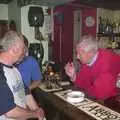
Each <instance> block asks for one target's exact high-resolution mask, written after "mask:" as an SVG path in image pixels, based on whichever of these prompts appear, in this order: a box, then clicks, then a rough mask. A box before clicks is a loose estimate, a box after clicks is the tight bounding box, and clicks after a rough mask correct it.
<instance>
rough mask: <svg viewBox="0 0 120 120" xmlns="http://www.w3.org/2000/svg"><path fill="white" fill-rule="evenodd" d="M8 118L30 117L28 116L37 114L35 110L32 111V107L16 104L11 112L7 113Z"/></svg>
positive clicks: (32, 116)
mask: <svg viewBox="0 0 120 120" xmlns="http://www.w3.org/2000/svg"><path fill="white" fill-rule="evenodd" d="M5 116H6V117H8V118H14V119H21V120H22V119H23V120H24V119H28V118H37V114H36V112H35V111H32V110H30V109H25V108H21V107H19V106H16V107H15V108H13V109H12V110H10V111H9V112H7V113H6V114H5Z"/></svg>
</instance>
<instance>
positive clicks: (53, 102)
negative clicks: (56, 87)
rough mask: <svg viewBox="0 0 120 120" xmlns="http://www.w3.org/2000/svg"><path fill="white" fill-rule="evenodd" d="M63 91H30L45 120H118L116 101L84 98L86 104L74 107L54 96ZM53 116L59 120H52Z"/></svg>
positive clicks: (37, 89)
mask: <svg viewBox="0 0 120 120" xmlns="http://www.w3.org/2000/svg"><path fill="white" fill-rule="evenodd" d="M63 91H65V90H60V91H57V92H45V91H43V90H41V89H40V88H36V89H34V90H33V91H32V93H33V95H34V97H35V99H36V101H37V102H38V104H39V105H40V106H42V107H43V109H44V110H45V114H46V116H47V120H120V113H119V112H120V103H119V100H118V99H116V98H111V99H108V100H106V101H104V102H103V101H94V100H90V99H88V98H86V99H85V102H87V103H88V104H86V103H85V102H84V103H85V104H83V103H80V104H78V105H74V104H71V103H69V102H67V101H66V100H64V99H62V98H61V97H59V94H58V95H56V93H62V92H63ZM118 98H119V97H118ZM106 106H107V107H106ZM108 107H109V108H108ZM110 108H111V109H110ZM55 116H57V117H58V116H59V118H56V119H54V117H55Z"/></svg>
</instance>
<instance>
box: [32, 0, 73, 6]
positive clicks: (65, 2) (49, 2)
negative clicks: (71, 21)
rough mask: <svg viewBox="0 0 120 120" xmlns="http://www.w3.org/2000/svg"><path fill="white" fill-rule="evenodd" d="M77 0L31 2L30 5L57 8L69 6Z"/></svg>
mask: <svg viewBox="0 0 120 120" xmlns="http://www.w3.org/2000/svg"><path fill="white" fill-rule="evenodd" d="M72 1H75V0H31V1H30V4H37V5H38V4H39V5H42V6H49V7H52V6H57V5H62V4H67V3H69V2H72Z"/></svg>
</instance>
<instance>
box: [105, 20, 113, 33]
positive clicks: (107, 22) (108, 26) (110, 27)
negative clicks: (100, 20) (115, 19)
mask: <svg viewBox="0 0 120 120" xmlns="http://www.w3.org/2000/svg"><path fill="white" fill-rule="evenodd" d="M105 33H106V34H111V33H113V27H112V25H111V23H110V20H109V19H108V18H107V19H106V26H105Z"/></svg>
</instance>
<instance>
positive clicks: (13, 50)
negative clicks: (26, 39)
mask: <svg viewBox="0 0 120 120" xmlns="http://www.w3.org/2000/svg"><path fill="white" fill-rule="evenodd" d="M10 52H11V53H12V54H17V52H18V48H17V47H15V46H14V47H11V49H10Z"/></svg>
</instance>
